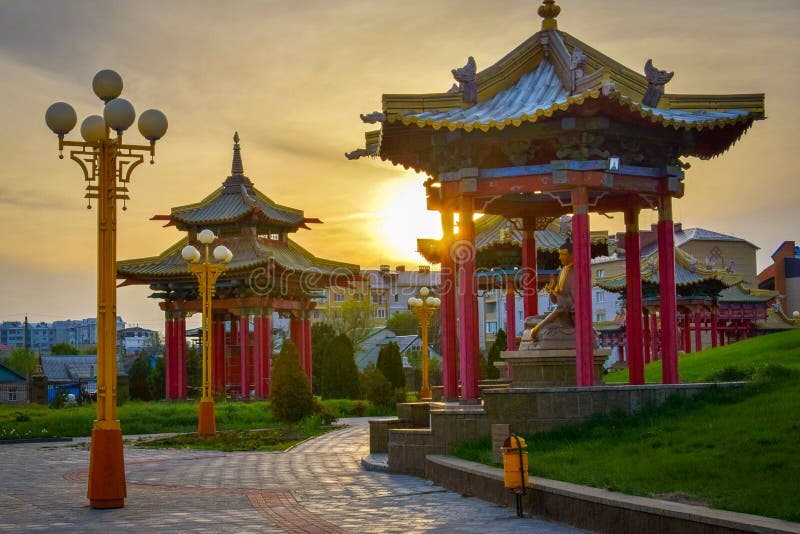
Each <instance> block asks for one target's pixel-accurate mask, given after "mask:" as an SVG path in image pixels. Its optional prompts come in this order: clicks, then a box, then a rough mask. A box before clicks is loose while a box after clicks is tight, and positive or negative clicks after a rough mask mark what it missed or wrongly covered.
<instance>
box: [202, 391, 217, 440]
mask: <svg viewBox="0 0 800 534" xmlns="http://www.w3.org/2000/svg"><path fill="white" fill-rule="evenodd" d="M216 433H217V420H216V417H215V415H214V401H213V400H211V399H209V400H201V401H200V407H199V408H198V410H197V434H198V435H199V436H213V435H214V434H216Z"/></svg>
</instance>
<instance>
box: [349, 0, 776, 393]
mask: <svg viewBox="0 0 800 534" xmlns="http://www.w3.org/2000/svg"><path fill="white" fill-rule="evenodd" d="M560 11H561V8H560V7H559V6H558V5H556V3H555V0H544V2H543V3H542V5H541V6H540V7H539V11H538V12H539V15H540V16H541V18H542V19H543V20H542V24H541V30H540V31H538V32H536V33H535V34H534V35H532V36H531V37H530V38H528V39H527V40H526V41H524V42H523V43H522V44H520V45H519V46H517V47H516V48H515V49H513V50H512V51H511V52H509V53H508V54H507V55H506V56H505V57H503V58H501V59H500V60H499V61H497V62H496V63H494V64H493V65H491V66H489V67H488V68H486V69H484V70H481V71H478V68H477V62H476V60H475V59H474V58H473V57H469V58H468V60H467V62H466V64H465V65H464V66H463V67H460V68H456V69H453V70H452V76H453V78H454V80H455V84H453V86H452V87H451V88H450V89H449V90H445V91H438V92H437V91H434V92H430V93H424V94H385V95H383V98H382V104H383V105H382V109H381V110H379V111H375V112H372V113H369V114H364V115H362V116H361V118H362V120H363V121H364V122H367V123H370V124H379V125H380V129H379V130H374V131H370V132H367V134H366V145H365V146H364V147H363V148H359V149H357V150H354V151H353V152H350V153H348V154H346V155H347V157H348V158H350V159H357V158H359V157H364V156H369V157H379V158H381V159H383V160H386V161H390V162H391V163H393V164H395V165H402V166H403V167H405V168H411V169H414V170H416V171H418V172H424V173H426V174H427V175H428V176H429V178H428V179H427V180H426V181H425V183H424V186H425V188H426V192H427V199H428V200H427V203H428V208H429V209H431V210H437V211H439V212H440V213H441V217H442V228H443V234H444V238H443V240H442V245H441V246H442V251H441V258H442V287H443V288H445V290H444V291H443V294H442V295H441V299H442V314H443V315H442V318H443V325H442V337H443V338H444V339H448V338H455V339H457V340H458V347H457V351H458V358H459V363H460V365H459V369H460V383H461V394H460V398H461V401H462V402H464V403H474V402H476V401H477V399H478V369H477V363H476V362H477V361H478V359H477V350H478V330H477V328H478V313H477V302H476V295H477V284H476V283H475V278H476V277H475V270H476V254H475V224H474V220H473V215H474V214H476V213H483V214H493V215H502V216H503V217H505V218H506V219H519V220H521V221H522V230H521V231H522V264H523V265H522V269H523V270H525V271H526V272H528V273H531V275H530V276H527V277H526V280H527V284H528V287H526V288H523V289H524V291H525V292H526V293H527V294H532V293H535V289H534V288H536V287H537V281H536V276H535V275H536V273H537V269H536V266H535V261H536V257H537V253H536V242H535V230H537V229H542V228H544V227H546V226H547V224H548V223H549V221H551V220H553V219H554V218H557V217H561V216H562V215H564V214H570V213H571V214H572V222H571V234H572V242H573V246H574V257H575V263H574V278H573V280H574V282H573V283H574V301H575V310H576V316H575V322H576V332H577V334H576V336H577V339H576V344H577V354H576V377H577V385H578V386H581V387H582V386H591V385H593V384H594V383H595V380H594V376H593V373H594V371H593V339H594V333H593V331H592V316H591V285H592V283H591V272H590V256H591V253H590V231H589V213H590V212H593V213H601V214H610V213H615V212H622V213H623V214H624V217H625V224H626V229H627V231H626V236H627V241H628V242H626V243H625V246H624V248H625V249H626V250H627V251H628V257H629V258H630V261H629V262H628V264H627V266H626V267H627V278H628V283H629V286H630V287H631V288H632V290H631V291H629V294H628V295H627V297H628V312H629V313H628V317H629V323H628V324H627V325H626V328H627V332H628V336H627V339H628V346H627V353H628V356H629V361H630V368H631V381H632V382H633V383H642V382H643V380H644V370H643V367H644V365H643V363H644V359H643V358H644V352H643V343H642V340H643V322H642V321H641V320H640V318H641V317H642V295H641V290H640V289H636V288H641V283H640V280H641V273H640V263H639V260H638V258H639V212H640V210H642V209H655V210H657V211H658V235H659V238H658V241H659V250H661V251H663V252H662V254H661V255H660V256H659V280H660V285H659V289H660V294H659V296H658V298H659V302H660V306H659V309H660V315H661V329H662V332H664V334H663V336H662V349H661V352H662V355H663V359H662V365H663V371H664V372H663V377H664V382H665V383H677V382H678V366H677V352H678V324H677V320H678V310H677V301H676V283H675V257H674V250H675V248H674V232H673V218H672V202H673V199H675V198H681V197H682V196H683V194H684V170H686V169H687V168H688V166H687V165H686V164H685V163H683V162H682V161H681V158H682V157H686V156H695V157H699V158H713V157H715V156H719V155H721V154H722V153H724V152H725V151H726V150H727V149H728V148H730V147H731V145H733V144H734V143H735V142H736V141H737V140H738V139H739V138H740V137H741V136H742V134H744V132H745V131H747V129H748V128H750V126H751V125H752V124H753V122H754V121H756V120H759V119H763V118H764V95H763V94H743V95H717V96H714V95H708V94H707V93H704V92H702V91H700V92H699V93H698V94H670V93H668V92H667V91H666V85H667V84H668V83H669V81H670V80H671V79H672V77H673V73H672V72H667V71H663V70H659V69H658V68H656V67H655V66H654V65H653V62H652V61H651V60H647V61H646V62H644V65H643V69H642V71H640V72H637V71H635V70H631V69H629V68H627V67H625V66H623V65H621V64H620V63H618V62H616V61H614V60H613V59H611V58H609V57H608V56H606V55H604V54H602V53H601V52H599V51H597V50H596V49H594V48H592V47H591V46H589V45H587V44H586V43H584V42H582V41H580V40H579V39H577V38H575V37H573V36H572V35H570V34H568V33H566V32H564V31H561V30H559V28H558V23H557V20H556V18H557V16H558V15H559V13H560ZM476 43H477V41H476ZM643 59H644V58H643ZM443 85H444V84H443ZM455 215H457V216H458V225H457V226H458V231H457V233H456V232H455V224H454V223H455ZM450 288H455V290H449V289H450ZM533 311H534V309H533V308H532V307H531V305H530V304H528V306H526V310H525V313H526V315H527V314H532V312H533ZM456 316H458V321H457V320H456ZM453 350H454V349H453V348H452V346H451V348H450V349H448V348H447V345H445V350H444V354H443V367H444V378H445V380H444V382H445V383H444V389H445V392H444V394H445V396H446V397H447V398H450V399H453V398H457V395H458V384H457V383H456V382H455V380H453V379H452V378H448V377H453V376H454V374H453V372H452V371H451V370H452V369H454V368H455V358H456V354H455V353H454V352H453Z"/></svg>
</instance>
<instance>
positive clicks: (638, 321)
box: [625, 207, 644, 384]
mask: <svg viewBox="0 0 800 534" xmlns="http://www.w3.org/2000/svg"><path fill="white" fill-rule="evenodd" d="M640 254H641V250H640V243H639V208H638V207H635V208H628V209H627V210H625V278H626V279H627V282H626V291H625V302H626V304H625V306H626V311H625V333H626V340H627V345H628V346H627V349H628V373H629V378H628V381H629V383H630V384H644V351H643V345H642V341H643V339H644V333H643V331H642V264H641V261H640V259H639V256H640Z"/></svg>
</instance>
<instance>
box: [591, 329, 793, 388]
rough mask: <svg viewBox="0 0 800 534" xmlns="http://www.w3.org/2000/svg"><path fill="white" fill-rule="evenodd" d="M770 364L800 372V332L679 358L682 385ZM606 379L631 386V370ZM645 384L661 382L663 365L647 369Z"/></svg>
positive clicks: (745, 341) (608, 381)
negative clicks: (731, 370)
mask: <svg viewBox="0 0 800 534" xmlns="http://www.w3.org/2000/svg"><path fill="white" fill-rule="evenodd" d="M767 364H775V365H781V366H783V367H786V368H789V369H797V370H800V329H797V330H790V331H788V332H780V333H777V334H770V335H768V336H760V337H754V338H750V339H745V340H743V341H739V342H738V343H733V344H731V345H725V346H724V347H717V348H715V349H710V348H709V349H705V350H702V351H700V352H693V353H691V354H683V355H681V356H679V357H678V376H679V377H680V380H681V382H700V381H703V380H707V379H708V378H709V377H711V378H713V376H714V373H718V372H720V371H721V370H722V369H723V368H725V367H736V368H739V369H747V368H752V367H755V366H757V365H767ZM603 379H604V380H605V382H606V384H620V383H622V384H627V383H628V370H627V369H624V370H622V371H617V372H616V373H609V374H607V375H605V376H604V377H603ZM645 381H647V382H657V383H660V382H661V362H660V361H657V362H651V363H649V364H647V365H646V366H645Z"/></svg>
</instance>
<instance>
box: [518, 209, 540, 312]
mask: <svg viewBox="0 0 800 534" xmlns="http://www.w3.org/2000/svg"><path fill="white" fill-rule="evenodd" d="M537 269H538V266H537V265H536V217H523V218H522V278H521V280H522V309H523V312H524V315H525V317H526V318H527V317H531V316H533V315H538V314H539V282H538V276H539V273H538V270H537Z"/></svg>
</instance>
